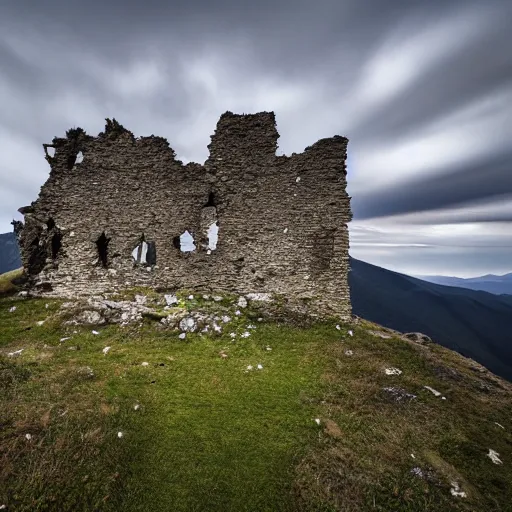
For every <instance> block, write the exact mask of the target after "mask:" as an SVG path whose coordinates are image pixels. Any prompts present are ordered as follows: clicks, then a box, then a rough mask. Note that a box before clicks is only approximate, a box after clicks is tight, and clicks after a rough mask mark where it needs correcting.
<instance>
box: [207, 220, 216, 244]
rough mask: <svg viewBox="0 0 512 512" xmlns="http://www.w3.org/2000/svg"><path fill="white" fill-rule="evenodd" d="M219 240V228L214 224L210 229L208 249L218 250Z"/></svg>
mask: <svg viewBox="0 0 512 512" xmlns="http://www.w3.org/2000/svg"><path fill="white" fill-rule="evenodd" d="M218 239H219V226H218V225H217V222H214V223H213V224H211V225H210V227H209V228H208V247H207V249H208V250H209V251H214V250H215V249H217V240H218Z"/></svg>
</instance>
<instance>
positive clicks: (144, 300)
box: [135, 267, 150, 304]
mask: <svg viewBox="0 0 512 512" xmlns="http://www.w3.org/2000/svg"><path fill="white" fill-rule="evenodd" d="M147 268H150V267H147ZM147 301H148V298H147V297H146V296H145V295H135V303H136V304H146V303H147Z"/></svg>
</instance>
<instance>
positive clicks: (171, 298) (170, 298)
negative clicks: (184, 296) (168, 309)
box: [164, 295, 178, 306]
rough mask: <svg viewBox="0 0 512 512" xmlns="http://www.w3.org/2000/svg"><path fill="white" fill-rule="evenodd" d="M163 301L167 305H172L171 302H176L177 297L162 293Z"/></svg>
mask: <svg viewBox="0 0 512 512" xmlns="http://www.w3.org/2000/svg"><path fill="white" fill-rule="evenodd" d="M164 299H165V303H166V304H167V305H168V306H172V305H173V304H178V297H176V295H164Z"/></svg>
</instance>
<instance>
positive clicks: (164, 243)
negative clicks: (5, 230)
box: [19, 112, 351, 319]
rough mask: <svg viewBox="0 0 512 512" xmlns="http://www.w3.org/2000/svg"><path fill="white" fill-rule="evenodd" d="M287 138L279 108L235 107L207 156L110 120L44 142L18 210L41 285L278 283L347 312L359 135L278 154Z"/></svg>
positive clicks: (106, 287)
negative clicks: (28, 200)
mask: <svg viewBox="0 0 512 512" xmlns="http://www.w3.org/2000/svg"><path fill="white" fill-rule="evenodd" d="M278 137H279V134H278V133H277V130H276V122H275V116H274V113H273V112H261V113H258V114H251V115H245V114H244V115H236V114H233V113H231V112H226V113H225V114H223V115H222V116H221V118H220V120H219V122H218V124H217V129H216V130H215V134H214V135H213V136H212V137H211V143H210V145H209V146H208V148H209V150H210V156H209V158H208V159H207V160H206V162H205V163H204V165H200V164H196V163H189V164H186V165H183V163H182V162H181V161H179V160H177V159H176V154H175V152H174V151H173V150H172V149H171V148H170V147H169V144H168V142H167V140H166V139H164V138H162V137H156V136H153V135H152V136H149V137H138V138H136V137H134V135H133V134H132V133H131V132H130V131H128V130H127V129H125V128H124V127H123V126H122V125H120V124H119V123H118V122H117V121H115V120H112V121H111V120H109V119H107V124H106V127H105V131H104V132H102V133H100V134H99V135H98V136H97V137H92V136H89V135H87V134H86V133H85V132H84V131H83V130H82V129H80V128H76V129H71V130H69V131H68V132H67V133H66V137H65V138H57V137H56V138H54V139H53V141H52V143H51V144H44V145H43V147H44V149H45V153H46V159H47V161H48V162H49V164H50V166H51V172H50V176H49V178H48V180H47V181H46V183H45V184H44V185H43V187H42V188H41V193H40V195H39V198H38V199H37V200H36V201H35V202H33V203H32V204H31V205H30V206H26V207H23V208H20V210H19V211H20V212H21V213H23V214H24V216H25V224H24V227H23V229H22V231H21V235H20V245H21V249H22V259H23V264H24V267H25V271H26V273H27V275H28V278H29V283H28V285H29V287H31V288H32V289H33V290H34V291H36V290H39V291H41V292H44V293H46V294H49V295H54V296H63V297H70V296H80V295H90V294H95V293H104V292H113V291H116V290H119V289H122V288H131V287H135V286H149V287H153V288H156V289H158V290H176V289H190V290H195V291H198V292H199V291H203V292H204V293H206V292H213V291H219V292H231V293H239V294H247V293H260V294H261V293H263V294H273V295H276V296H279V297H281V299H282V300H283V301H285V302H286V303H287V304H289V306H290V307H292V308H293V307H295V306H296V307H297V308H298V309H299V310H304V307H307V308H308V311H311V312H312V313H313V314H322V315H326V314H328V315H336V316H338V317H340V318H343V319H348V318H349V317H350V314H351V307H350V297H349V288H348V282H347V277H348V270H349V255H348V247H349V236H348V229H347V223H348V222H349V221H350V220H351V210H350V198H349V196H348V195H347V192H346V167H345V159H346V152H347V142H348V141H347V139H346V138H344V137H340V136H334V137H332V138H328V139H322V140H319V141H318V142H316V143H315V144H313V145H312V146H310V147H308V148H306V149H305V151H304V152H303V153H301V154H295V153H294V154H292V155H291V156H276V150H277V139H278Z"/></svg>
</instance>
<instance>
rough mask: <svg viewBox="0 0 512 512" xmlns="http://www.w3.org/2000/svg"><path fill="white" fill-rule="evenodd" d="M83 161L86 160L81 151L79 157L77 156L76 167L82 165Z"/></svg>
mask: <svg viewBox="0 0 512 512" xmlns="http://www.w3.org/2000/svg"><path fill="white" fill-rule="evenodd" d="M83 159H84V154H83V153H82V152H81V151H79V152H78V155H76V160H75V165H76V164H81V163H82V161H83Z"/></svg>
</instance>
